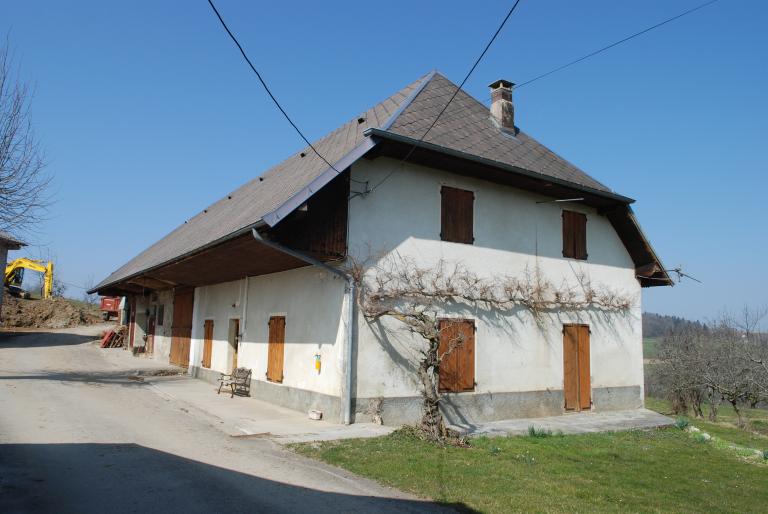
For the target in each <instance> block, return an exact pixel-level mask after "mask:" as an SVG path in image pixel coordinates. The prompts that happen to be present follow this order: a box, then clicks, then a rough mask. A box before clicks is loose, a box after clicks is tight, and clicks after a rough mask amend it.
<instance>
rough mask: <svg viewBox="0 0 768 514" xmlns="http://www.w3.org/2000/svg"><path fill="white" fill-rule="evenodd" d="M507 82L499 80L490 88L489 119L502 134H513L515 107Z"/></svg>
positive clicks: (510, 85) (510, 88)
mask: <svg viewBox="0 0 768 514" xmlns="http://www.w3.org/2000/svg"><path fill="white" fill-rule="evenodd" d="M513 86H514V84H513V83H512V82H510V81H508V80H504V79H500V80H497V81H496V82H493V83H492V84H490V85H489V86H488V87H490V88H491V119H492V120H493V121H494V122H495V123H496V124H497V125H498V126H499V128H500V129H501V130H503V131H504V132H509V133H510V134H513V135H514V134H515V106H514V105H513V104H512V87H513Z"/></svg>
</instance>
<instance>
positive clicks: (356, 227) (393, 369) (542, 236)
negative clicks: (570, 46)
mask: <svg viewBox="0 0 768 514" xmlns="http://www.w3.org/2000/svg"><path fill="white" fill-rule="evenodd" d="M393 169H396V170H397V171H395V173H394V174H392V176H391V177H390V178H389V179H388V180H386V182H384V183H383V185H381V186H380V187H379V188H378V189H376V191H375V192H374V193H372V194H370V195H367V196H356V197H354V198H353V199H352V200H351V202H350V217H349V218H350V225H349V247H350V253H351V254H352V255H355V256H357V257H363V256H366V255H368V254H369V253H370V252H371V251H373V253H374V254H377V255H379V254H382V255H384V256H386V255H388V254H390V253H392V252H397V254H399V255H400V256H403V257H410V258H413V259H414V260H415V261H416V262H418V263H420V264H423V265H432V264H434V263H436V262H437V261H438V260H440V259H444V260H445V261H447V262H450V263H455V262H461V263H462V264H463V265H465V266H466V267H468V268H469V269H470V270H472V271H475V272H477V273H478V274H480V275H483V276H492V275H507V276H521V275H522V274H523V273H524V272H525V270H526V268H528V269H529V270H533V269H534V268H535V267H536V266H537V265H538V266H539V269H540V270H541V271H542V274H543V275H544V276H545V277H547V278H548V279H549V280H551V281H552V282H553V283H554V284H560V283H561V282H564V283H567V284H569V285H571V286H573V287H575V288H578V287H579V282H578V280H577V275H579V274H585V275H586V276H588V277H589V278H590V279H591V281H592V283H593V284H594V285H597V284H605V285H609V286H610V287H611V288H613V289H615V290H618V291H621V292H623V293H624V294H626V295H629V296H630V297H631V298H632V299H633V305H632V308H631V310H630V311H629V312H623V313H604V312H598V311H590V312H580V313H563V314H560V315H552V316H549V317H548V319H546V320H545V322H544V323H543V325H541V326H540V325H539V324H537V323H536V322H535V320H534V319H533V317H532V316H531V315H530V313H529V312H528V311H526V310H523V309H519V310H517V311H515V312H513V313H509V314H507V315H504V316H496V315H493V314H491V315H488V314H484V313H482V312H481V311H479V310H477V309H469V310H465V309H455V310H454V311H453V312H447V313H446V317H471V318H475V323H476V327H477V333H476V343H475V359H476V362H475V377H476V380H477V386H476V389H475V391H476V392H502V391H503V392H509V391H541V390H546V389H556V390H560V389H562V388H563V342H562V324H563V323H586V324H589V325H590V328H591V331H592V334H591V375H592V386H593V388H597V387H617V386H642V383H643V372H642V337H641V320H640V314H641V307H640V285H639V283H638V282H637V280H636V279H635V272H634V264H633V263H632V260H631V259H630V257H629V255H628V253H627V251H626V249H625V248H624V246H623V244H622V243H621V241H620V240H619V238H618V235H617V234H616V232H615V231H614V229H613V228H612V226H611V224H610V222H609V221H608V220H607V219H606V218H605V217H604V216H601V215H598V214H597V212H596V211H595V210H594V209H592V208H589V207H587V206H585V205H581V204H579V203H567V204H561V203H543V204H537V203H536V202H537V201H541V200H547V198H545V197H541V196H538V195H534V194H532V193H528V192H525V191H522V190H517V189H514V188H510V187H505V186H500V185H496V184H491V183H488V182H484V181H481V180H476V179H472V178H469V177H462V176H459V175H454V174H449V173H445V172H440V171H437V170H433V169H429V168H425V167H420V166H415V165H410V164H407V165H406V166H405V168H402V169H401V168H400V165H399V163H398V161H394V160H392V159H388V158H378V159H375V160H372V161H368V160H364V159H363V160H361V161H359V162H357V163H356V164H355V165H354V166H353V169H352V173H353V175H352V176H353V178H354V179H355V180H360V181H369V183H370V184H377V183H378V182H379V181H380V180H381V179H382V178H383V177H385V176H386V175H387V174H388V173H390V171H392V170H393ZM442 185H447V186H451V187H457V188H461V189H467V190H471V191H473V192H474V193H475V203H474V236H475V243H474V245H465V244H458V243H448V242H442V241H440V200H441V196H440V188H441V186H442ZM353 189H354V187H353ZM563 208H566V209H569V210H575V211H579V212H583V213H585V214H586V215H587V218H588V222H587V250H588V260H586V261H580V260H574V259H565V258H563V257H562V218H561V213H562V209H563ZM385 323H386V325H387V326H388V327H389V329H390V330H386V331H384V332H383V335H382V333H381V332H379V333H378V334H377V332H376V331H375V328H376V327H373V328H372V327H369V326H368V325H367V324H366V323H365V321H364V320H362V319H361V320H360V323H359V336H358V348H359V352H358V355H359V356H358V360H357V373H356V374H357V378H358V383H357V396H360V397H376V396H412V395H417V394H418V387H417V386H416V384H415V375H414V373H413V372H412V371H411V370H410V369H409V363H413V362H415V357H414V355H413V351H414V348H415V347H416V346H417V345H418V344H420V342H419V339H418V338H416V337H414V336H411V335H409V334H408V333H407V332H405V331H404V330H402V329H401V327H402V325H399V324H398V322H396V321H393V320H391V319H390V320H387V321H385Z"/></svg>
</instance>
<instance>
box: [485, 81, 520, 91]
mask: <svg viewBox="0 0 768 514" xmlns="http://www.w3.org/2000/svg"><path fill="white" fill-rule="evenodd" d="M514 85H515V83H514V82H510V81H508V80H504V79H499V80H496V81H494V82H491V83H490V84H488V87H489V88H491V89H498V88H500V87H505V88H508V89H512V87H514Z"/></svg>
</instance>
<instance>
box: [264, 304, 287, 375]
mask: <svg viewBox="0 0 768 514" xmlns="http://www.w3.org/2000/svg"><path fill="white" fill-rule="evenodd" d="M284 361H285V316H272V317H271V318H269V346H268V351H267V380H269V381H270V382H282V381H283V364H284Z"/></svg>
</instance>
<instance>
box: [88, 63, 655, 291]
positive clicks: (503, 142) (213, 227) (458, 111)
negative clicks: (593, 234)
mask: <svg viewBox="0 0 768 514" xmlns="http://www.w3.org/2000/svg"><path fill="white" fill-rule="evenodd" d="M457 87H458V86H456V85H455V84H454V83H452V82H451V81H450V80H448V79H447V78H445V77H444V76H443V75H441V74H440V73H438V72H431V73H429V74H427V75H425V76H424V77H421V78H420V79H418V80H417V81H415V82H413V83H411V84H409V85H407V86H406V87H404V88H403V89H401V90H400V91H398V92H396V93H395V94H393V95H392V96H390V97H389V98H387V99H386V100H384V101H383V102H381V103H379V104H377V105H375V106H374V107H372V108H370V109H368V110H367V111H365V112H364V113H362V114H360V115H358V116H355V117H354V118H353V119H352V120H350V121H349V122H347V123H345V124H344V125H342V126H341V127H339V128H338V129H336V130H334V131H333V132H331V133H330V134H328V135H326V136H325V137H323V138H321V139H319V140H318V141H316V142H313V146H314V147H315V148H316V149H317V150H318V151H319V152H320V154H322V155H323V157H325V159H326V160H327V161H328V162H330V163H333V164H334V166H333V168H335V169H333V168H331V167H329V166H328V164H327V163H326V162H325V161H324V160H323V159H321V158H320V157H318V156H317V155H316V154H315V153H314V152H312V150H311V149H310V148H304V149H302V150H301V151H299V152H297V153H295V154H294V155H292V156H290V157H289V158H288V159H286V160H285V161H283V162H282V163H280V164H278V165H277V166H274V167H273V168H271V169H269V170H267V171H266V172H264V173H263V174H262V175H261V176H260V177H257V178H255V179H253V180H251V181H250V182H248V183H246V184H244V185H243V186H241V187H240V188H238V189H236V190H235V191H233V192H232V193H230V194H229V195H227V196H225V197H224V198H222V199H221V200H219V201H217V202H216V203H214V204H213V205H211V206H209V207H208V208H206V209H204V210H203V211H202V212H200V213H198V214H197V215H195V216H193V217H192V218H190V219H189V220H187V221H185V222H184V223H182V224H181V225H180V226H178V227H177V228H176V229H175V230H173V231H172V232H171V233H170V234H168V235H167V236H165V237H163V238H162V239H161V240H159V241H158V242H156V243H155V244H153V245H152V246H150V247H149V248H147V249H146V250H144V251H143V252H141V253H140V254H139V255H137V256H136V257H134V258H133V259H131V260H130V261H128V262H127V263H126V264H124V265H123V266H121V267H120V268H119V269H118V270H116V271H115V272H113V273H112V274H110V275H109V276H108V277H107V278H105V279H104V280H103V281H101V282H100V283H99V284H98V285H97V286H96V287H94V289H93V291H99V290H102V289H105V288H107V287H110V286H113V285H115V284H118V283H119V282H122V281H125V280H128V279H130V278H132V277H136V276H140V275H141V274H142V273H145V272H148V271H150V270H152V269H156V268H159V267H162V266H164V265H167V264H169V263H172V262H175V261H176V260H178V259H180V258H184V257H187V256H189V255H193V254H195V253H197V252H199V251H202V250H204V249H207V248H210V247H212V246H215V245H217V244H219V243H222V242H224V241H227V240H229V239H231V238H233V237H236V236H238V235H241V234H243V233H245V232H247V231H249V230H250V229H251V228H252V227H257V226H260V225H267V226H274V225H276V224H277V223H279V221H280V220H281V219H282V218H283V217H285V216H286V215H287V214H289V213H290V212H292V211H293V210H294V209H295V208H297V207H298V206H300V205H301V204H302V203H304V202H305V201H306V200H307V198H309V197H310V196H311V195H312V194H314V193H315V192H316V191H318V190H319V189H320V188H322V187H323V186H324V185H325V184H326V183H328V182H329V181H330V180H331V179H332V178H333V177H335V176H336V175H337V170H338V171H343V170H344V169H346V168H347V167H349V166H350V165H351V164H353V163H354V162H355V161H356V160H357V159H359V158H361V157H362V156H363V155H365V154H366V153H368V152H369V151H371V150H372V149H373V148H374V147H375V146H376V145H377V144H378V143H379V142H380V141H382V140H384V139H388V138H389V139H392V140H397V139H400V140H401V141H406V142H410V141H413V142H416V141H417V140H418V139H420V138H421V136H422V134H423V133H424V132H425V131H426V130H427V128H428V127H429V125H430V124H431V123H432V121H433V120H434V118H435V117H436V116H437V115H438V113H439V112H440V110H441V109H442V108H443V106H444V105H445V104H446V102H448V100H449V98H450V97H451V95H453V93H454V92H455V91H456V89H457ZM421 146H424V147H428V148H430V149H432V150H433V151H439V152H446V153H448V154H449V155H451V156H454V157H457V158H460V159H462V158H471V159H476V160H478V161H481V162H484V163H486V164H489V165H490V166H494V167H498V168H499V169H502V170H504V171H506V172H507V173H510V174H513V175H514V174H516V173H518V174H525V175H526V176H528V177H529V178H532V179H534V180H540V181H547V182H555V183H557V184H561V185H564V186H566V187H568V188H570V189H573V190H577V191H584V192H587V193H589V194H590V195H591V196H593V197H599V198H602V199H605V200H606V201H608V202H612V203H615V204H616V205H619V206H624V207H625V208H626V209H627V212H628V213H631V211H630V210H629V209H628V205H629V204H630V203H632V202H633V200H632V199H630V198H627V197H624V196H621V195H618V194H616V193H614V192H613V191H611V190H610V189H609V188H608V187H607V186H605V185H604V184H602V183H601V182H599V181H597V180H595V179H594V178H592V177H591V176H589V175H588V174H587V173H585V172H584V171H582V170H581V169H579V168H578V167H576V166H575V165H573V164H572V163H570V162H568V161H567V160H565V159H563V158H562V157H560V156H558V155H557V154H555V153H554V152H552V151H551V150H550V149H548V148H547V147H545V146H544V145H542V144H541V143H539V142H538V141H536V140H535V139H534V138H532V137H531V136H529V135H527V134H526V133H525V132H523V131H519V132H518V133H517V134H516V135H515V137H510V136H509V135H507V134H504V133H502V131H500V130H499V129H498V128H497V127H496V125H495V124H494V123H493V122H492V121H491V119H490V116H489V110H488V108H487V107H486V106H484V105H483V104H482V103H481V102H479V101H477V100H476V99H474V98H473V97H471V96H470V95H468V94H467V93H466V92H464V91H463V90H460V91H459V92H458V94H457V95H456V98H455V99H454V100H453V101H452V102H451V104H450V106H449V107H448V109H447V110H446V111H445V112H444V113H443V114H442V116H441V117H440V119H439V120H438V122H437V123H436V124H435V126H434V127H433V128H432V129H431V130H430V132H429V134H428V135H427V136H426V137H425V138H424V140H423V143H422V145H421ZM632 219H633V220H634V218H632ZM635 224H636V222H635ZM630 232H632V233H631V234H628V235H626V237H628V238H629V239H632V240H634V239H636V238H640V239H642V241H631V242H633V243H635V245H634V246H636V247H637V248H642V249H643V251H641V252H640V254H638V253H637V252H634V253H635V254H634V255H633V259H634V260H635V264H636V265H637V266H638V267H640V266H648V265H650V264H656V266H655V268H656V271H655V273H657V274H659V277H660V278H656V279H655V280H656V282H655V283H645V284H644V285H659V284H662V283H664V284H666V283H667V281H668V279H669V277H668V276H666V273H664V272H663V271H660V270H662V269H663V267H662V266H661V263H660V262H659V260H658V258H657V257H656V256H655V254H654V253H653V250H652V248H651V247H650V244H649V243H648V242H647V240H645V238H644V236H643V235H642V232H641V231H640V229H639V226H637V227H636V230H634V231H630ZM622 239H623V240H624V239H625V238H624V237H622ZM625 245H627V241H625ZM628 250H629V251H630V254H633V251H632V250H631V249H630V245H628Z"/></svg>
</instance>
